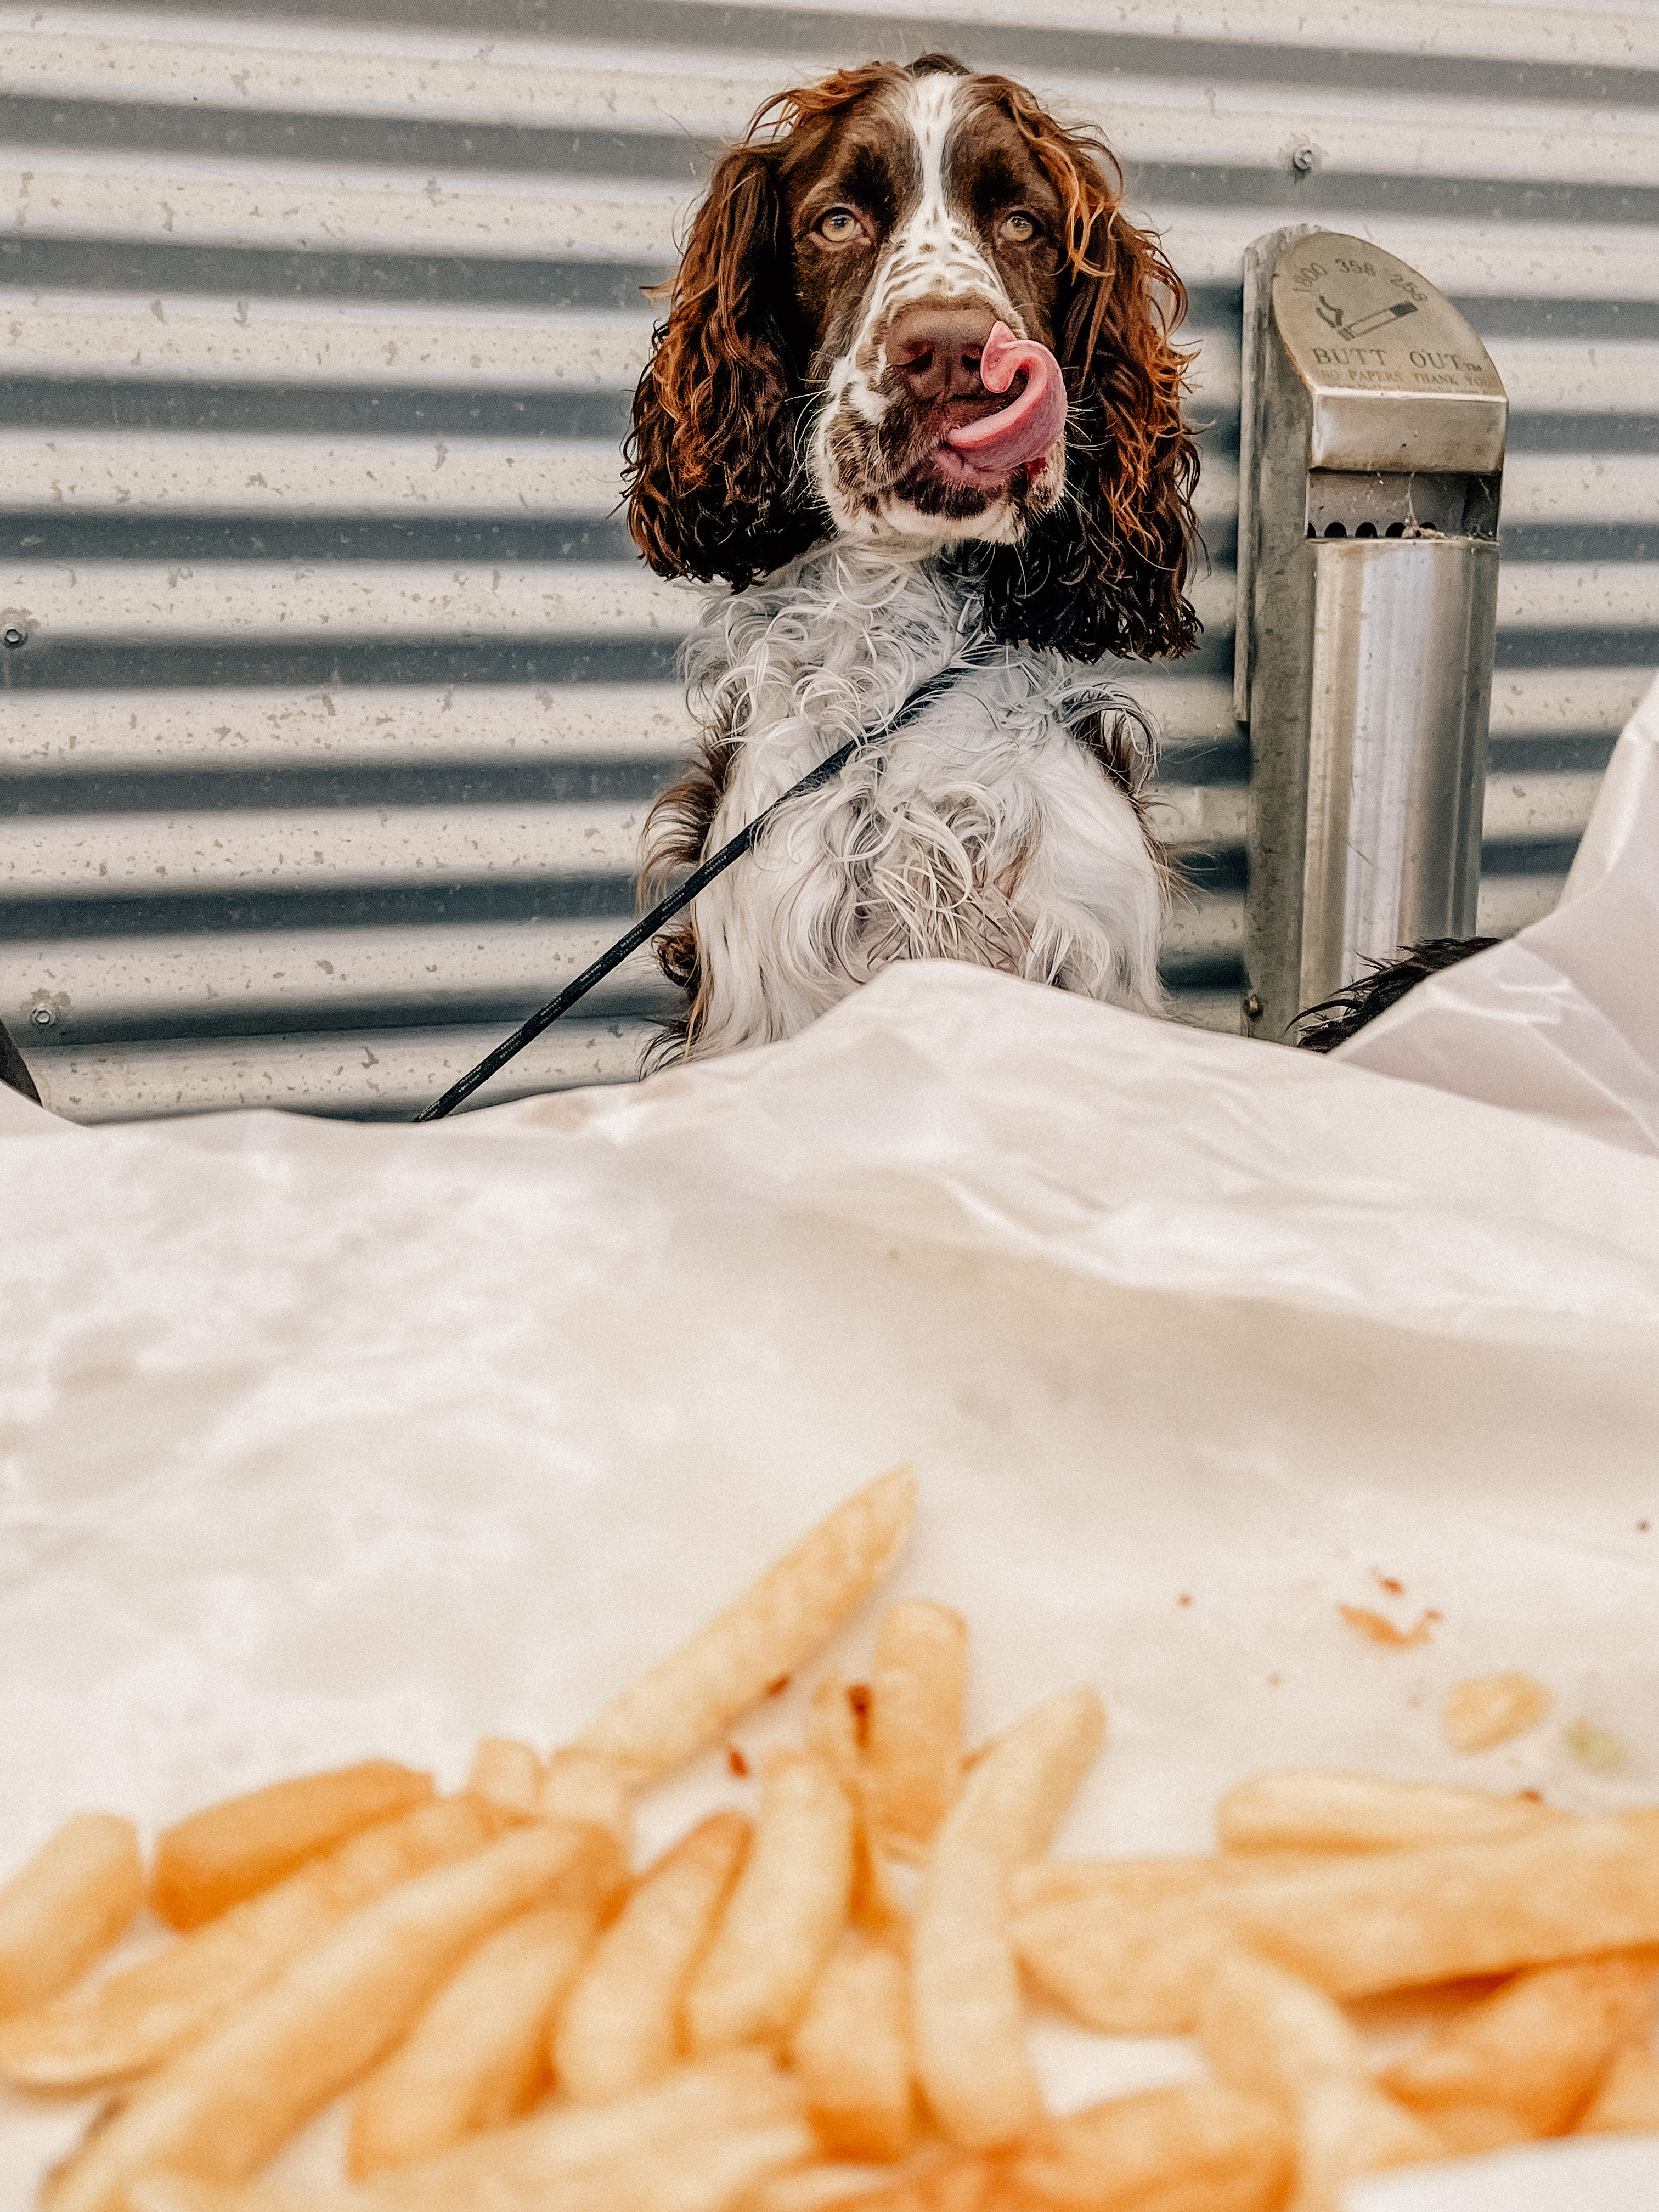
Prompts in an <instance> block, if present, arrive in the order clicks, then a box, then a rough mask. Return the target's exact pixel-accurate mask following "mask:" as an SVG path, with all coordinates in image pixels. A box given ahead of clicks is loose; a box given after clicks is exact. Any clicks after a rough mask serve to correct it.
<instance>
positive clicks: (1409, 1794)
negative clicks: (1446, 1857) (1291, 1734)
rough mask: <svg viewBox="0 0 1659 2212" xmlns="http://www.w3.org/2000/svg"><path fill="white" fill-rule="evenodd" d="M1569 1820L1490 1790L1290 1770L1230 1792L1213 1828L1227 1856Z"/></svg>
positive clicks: (1355, 1847)
mask: <svg viewBox="0 0 1659 2212" xmlns="http://www.w3.org/2000/svg"><path fill="white" fill-rule="evenodd" d="M1571 1817H1572V1815H1571V1814H1568V1813H1561V1812H1558V1811H1556V1810H1555V1809H1554V1808H1553V1807H1552V1806H1548V1805H1541V1804H1538V1803H1537V1802H1535V1801H1534V1799H1532V1798H1528V1797H1504V1796H1497V1795H1496V1794H1494V1793H1493V1792H1492V1791H1490V1790H1457V1789H1452V1788H1449V1787H1447V1786H1446V1785H1445V1784H1442V1783H1438V1782H1396V1781H1395V1780H1393V1779H1392V1778H1390V1777H1389V1776H1388V1775H1384V1774H1343V1773H1336V1772H1326V1771H1322V1770H1321V1769H1319V1768H1317V1767H1292V1768H1290V1769H1288V1770H1287V1771H1285V1772H1283V1773H1276V1774H1255V1775H1252V1776H1251V1777H1250V1778H1249V1781H1248V1782H1241V1783H1239V1784H1237V1785H1236V1787H1234V1788H1233V1789H1231V1790H1228V1792H1227V1794H1226V1795H1225V1797H1223V1798H1222V1800H1221V1802H1220V1803H1219V1805H1218V1806H1217V1808H1216V1816H1215V1827H1216V1834H1217V1836H1218V1838H1219V1840H1220V1844H1221V1848H1222V1849H1223V1850H1226V1851H1394V1850H1408V1849H1413V1848H1415V1847H1418V1846H1420V1845H1423V1844H1441V1843H1447V1844H1449V1843H1456V1842H1460V1841H1462V1840H1463V1839H1464V1838H1475V1837H1484V1836H1508V1835H1516V1834H1520V1833H1522V1832H1524V1831H1526V1830H1527V1829H1528V1828H1541V1827H1545V1826H1548V1825H1549V1824H1550V1823H1552V1822H1559V1821H1563V1820H1571Z"/></svg>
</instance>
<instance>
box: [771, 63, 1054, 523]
mask: <svg viewBox="0 0 1659 2212" xmlns="http://www.w3.org/2000/svg"><path fill="white" fill-rule="evenodd" d="M798 137H799V141H800V143H799V148H798V149H792V155H793V158H791V159H789V160H787V161H786V164H785V170H784V178H783V184H784V195H785V207H786V210H787V220H788V223H789V230H790V238H791V243H792V246H793V253H794V258H795V270H796V277H797V286H798V294H799V302H800V312H801V313H802V315H803V316H804V317H805V319H806V321H807V325H808V327H807V329H806V330H805V331H804V332H803V333H802V336H803V338H804V339H805V344H806V347H807V349H808V350H809V354H810V368H809V375H810V379H811V382H813V383H814V384H816V385H817V386H819V387H820V388H821V389H822V392H823V400H822V403H821V406H820V410H819V413H818V416H817V425H816V429H815V432H814V435H813V438H812V441H811V458H810V465H811V471H812V474H813V477H814V478H815V480H816V485H817V490H818V492H819V494H820V495H821V496H822V498H823V501H824V502H825V504H826V506H827V507H829V513H830V514H831V516H832V518H833V519H834V521H835V524H836V528H837V529H838V530H839V531H840V532H842V533H843V534H844V535H848V536H852V537H854V538H864V539H866V540H874V541H876V542H879V543H891V542H893V541H894V540H896V539H902V538H921V539H925V540H927V541H929V542H932V543H934V544H937V543H938V542H939V540H940V539H943V538H984V539H989V540H992V541H994V542H998V543H1004V544H1008V543H1014V542H1017V541H1018V539H1019V538H1022V537H1023V536H1024V533H1025V531H1026V529H1027V527H1028V526H1029V525H1030V522H1031V521H1032V520H1034V519H1035V518H1036V516H1038V515H1040V514H1043V513H1047V512H1048V510H1049V509H1050V508H1051V507H1054V505H1055V503H1056V502H1057V501H1059V499H1060V495H1061V493H1062V491H1063V490H1064V489H1065V482H1066V435H1065V401H1066V395H1065V386H1064V383H1063V381H1062V380H1061V376H1060V368H1059V365H1058V363H1057V362H1055V361H1054V356H1053V352H1052V350H1051V349H1052V348H1053V346H1054V329H1053V313H1054V296H1055V289H1056V279H1057V277H1058V275H1059V273H1060V269H1061V267H1062V264H1063V262H1064V258H1065V247H1064V226H1065V210H1064V208H1063V206H1062V204H1061V202H1060V196H1059V194H1058V192H1057V191H1055V189H1054V185H1053V184H1052V183H1051V182H1050V181H1049V179H1048V176H1047V174H1046V173H1045V172H1044V170H1043V168H1042V165H1041V164H1040V163H1039V162H1038V161H1036V159H1035V157H1034V156H1033V155H1032V153H1031V151H1030V146H1029V144H1028V143H1027V142H1026V140H1025V138H1024V137H1023V136H1022V134H1021V132H1020V131H1019V130H1018V128H1017V127H1016V125H1014V123H1013V122H1012V120H1011V118H1009V117H1008V116H1007V115H1006V114H1005V113H1004V112H1003V111H1002V109H1001V108H1000V107H999V106H996V105H994V103H993V102H992V101H991V100H989V99H987V97H986V96H985V94H983V93H981V92H980V91H979V90H978V85H977V81H976V80H975V79H974V78H972V77H968V76H955V75H950V74H946V73H945V72H943V71H939V72H936V73H929V74H927V75H925V76H921V77H918V78H916V79H915V80H914V81H913V82H910V83H908V84H903V85H899V86H891V85H890V86H884V87H882V88H879V89H878V90H876V91H872V93H871V94H869V95H868V96H866V98H865V99H863V100H860V101H859V102H857V103H856V104H855V105H854V106H852V107H851V108H850V109H848V110H847V111H846V112H843V113H842V114H840V115H838V116H837V117H836V118H835V120H834V122H833V124H832V125H831V126H830V127H829V129H828V130H827V131H817V132H815V131H806V132H801V133H799V134H798ZM998 325H1002V326H1003V328H1002V330H1001V331H998V328H997V326H998ZM1011 338H1012V340H1024V341H1026V342H1027V343H1024V345H1021V346H1018V348H1016V347H1014V346H1013V345H1012V343H1011ZM987 341H988V342H990V353H989V355H988V356H987V350H986V349H987ZM987 387H988V388H987ZM958 440H960V442H958Z"/></svg>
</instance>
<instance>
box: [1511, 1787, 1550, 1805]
mask: <svg viewBox="0 0 1659 2212" xmlns="http://www.w3.org/2000/svg"><path fill="white" fill-rule="evenodd" d="M1515 1794H1516V1796H1517V1797H1519V1798H1520V1799H1521V1801H1522V1803H1523V1804H1527V1805H1541V1804H1542V1803H1543V1802H1544V1793H1543V1791H1542V1790H1516V1793H1515Z"/></svg>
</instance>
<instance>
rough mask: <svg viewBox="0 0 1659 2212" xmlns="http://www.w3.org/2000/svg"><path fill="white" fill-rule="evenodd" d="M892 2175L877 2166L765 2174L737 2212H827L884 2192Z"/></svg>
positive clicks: (797, 2168)
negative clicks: (836, 2205)
mask: <svg viewBox="0 0 1659 2212" xmlns="http://www.w3.org/2000/svg"><path fill="white" fill-rule="evenodd" d="M891 2184H892V2175H891V2174H890V2172H886V2171H885V2170H884V2168H882V2167H881V2166H868V2165H865V2166H842V2165H827V2164H826V2165H822V2166H792V2167H790V2168H789V2169H788V2171H787V2172H782V2173H774V2174H769V2176H768V2177H767V2179H765V2180H764V2181H763V2182H762V2183H761V2184H760V2185H759V2187H758V2188H757V2189H752V2190H750V2192H749V2194H748V2196H746V2197H744V2200H743V2203H742V2204H741V2205H740V2206H738V2212H829V2206H831V2205H832V2204H856V2203H860V2200H861V2199H863V2198H864V2197H870V2196H873V2195H875V2194H876V2193H877V2192H878V2191H883V2190H885V2189H888V2188H890V2186H891Z"/></svg>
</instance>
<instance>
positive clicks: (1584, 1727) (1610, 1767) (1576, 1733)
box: [1561, 1721, 1626, 1774]
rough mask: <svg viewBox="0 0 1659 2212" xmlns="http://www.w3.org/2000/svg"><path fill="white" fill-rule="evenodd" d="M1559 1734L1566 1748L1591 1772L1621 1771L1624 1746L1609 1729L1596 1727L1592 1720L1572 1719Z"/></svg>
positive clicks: (1616, 1772)
mask: <svg viewBox="0 0 1659 2212" xmlns="http://www.w3.org/2000/svg"><path fill="white" fill-rule="evenodd" d="M1561 1734H1562V1735H1563V1736H1564V1737H1565V1740H1566V1746H1567V1749H1568V1750H1569V1751H1570V1752H1571V1753H1572V1755H1573V1757H1574V1758H1575V1759H1577V1760H1578V1761H1579V1762H1580V1764H1581V1765H1584V1766H1588V1767H1589V1771H1590V1772H1591V1773H1592V1774H1618V1773H1620V1772H1621V1771H1623V1768H1624V1765H1625V1757H1626V1753H1625V1747H1624V1744H1623V1742H1622V1741H1620V1738H1619V1737H1618V1736H1616V1735H1614V1734H1613V1730H1612V1729H1604V1728H1597V1727H1596V1725H1595V1722H1594V1721H1574V1723H1572V1725H1571V1728H1565V1729H1562V1731H1561Z"/></svg>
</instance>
